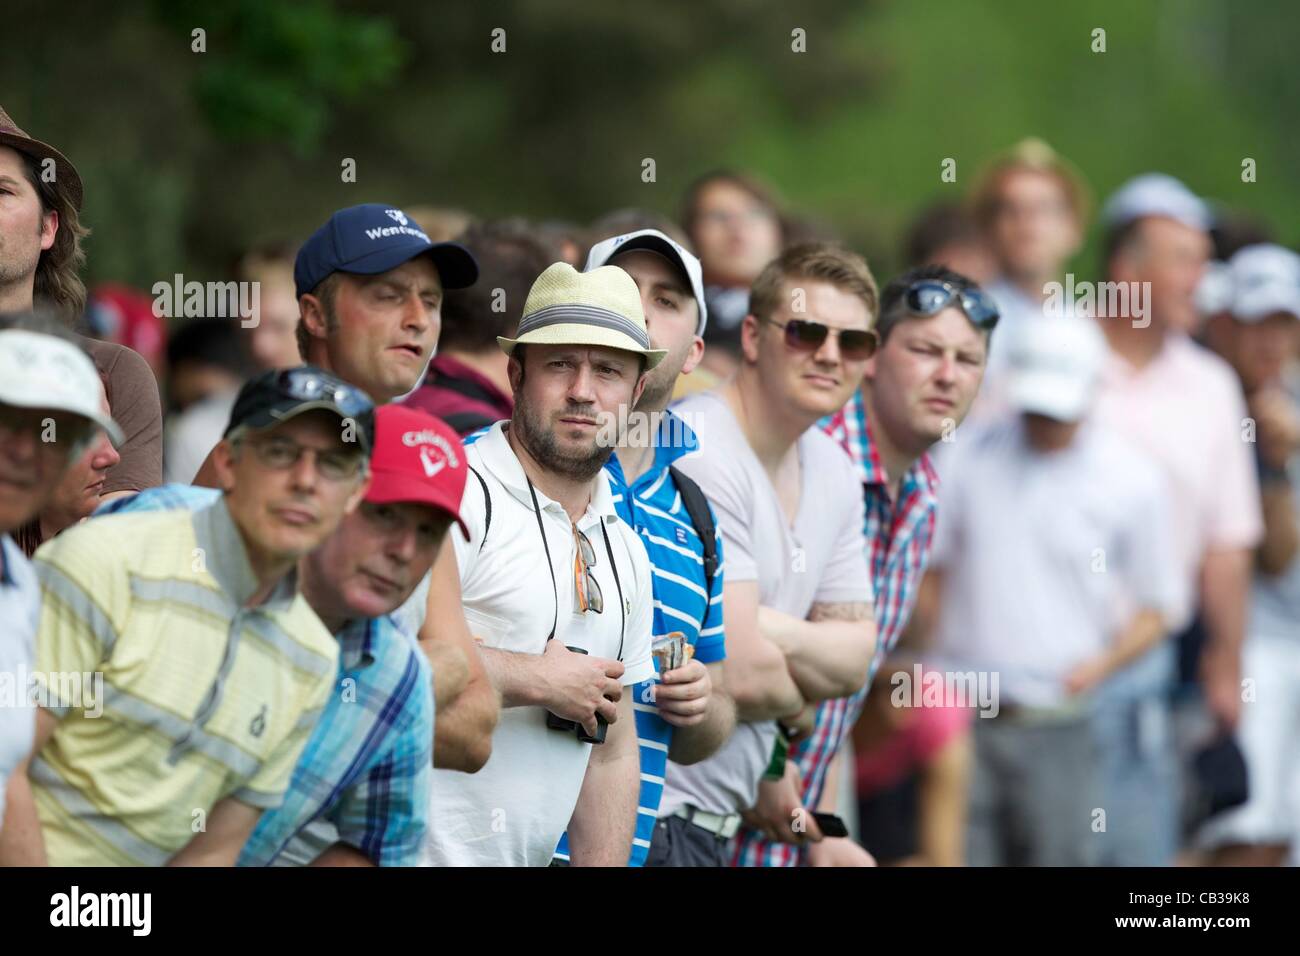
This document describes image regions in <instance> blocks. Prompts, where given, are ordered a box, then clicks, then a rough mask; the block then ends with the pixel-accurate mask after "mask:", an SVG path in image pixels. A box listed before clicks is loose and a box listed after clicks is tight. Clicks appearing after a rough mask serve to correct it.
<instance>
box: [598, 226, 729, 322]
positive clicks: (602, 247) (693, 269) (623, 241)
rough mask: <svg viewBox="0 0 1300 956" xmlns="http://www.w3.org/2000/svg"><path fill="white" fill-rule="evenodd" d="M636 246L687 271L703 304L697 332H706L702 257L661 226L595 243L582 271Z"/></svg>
mask: <svg viewBox="0 0 1300 956" xmlns="http://www.w3.org/2000/svg"><path fill="white" fill-rule="evenodd" d="M633 249H641V250H644V251H646V252H653V253H656V254H658V255H661V256H663V257H664V258H665V259H667V260H668V261H669V262H670V263H672V264H673V265H675V266H680V267H681V269H682V271H683V272H685V273H686V278H687V280H688V281H689V282H690V284H691V294H692V295H694V296H695V302H696V304H697V305H699V307H700V321H699V324H698V325H697V326H696V327H695V334H696V335H703V334H704V325H705V322H706V320H707V319H708V310H707V309H706V308H705V307H704V270H703V269H701V268H700V260H699V259H697V258H695V256H693V255H691V254H690V253H689V252H687V251H686V250H685V249H683V248H682V247H681V246H680V245H679V244H678V243H676V242H674V241H673V240H672V239H670V238H669V237H668V236H666V235H664V234H663V233H662V232H660V231H659V230H658V229H640V230H638V231H636V232H629V233H627V234H626V235H622V236H615V237H614V238H613V239H605V240H604V241H602V242H598V243H596V244H595V245H594V246H592V247H591V252H589V253H587V265H586V268H584V269H583V270H582V271H583V272H590V271H591V270H592V269H599V268H600V267H601V266H603V265H606V264H607V263H608V262H609V260H610V259H612V258H614V256H617V255H621V254H622V253H624V252H631V251H632V250H633Z"/></svg>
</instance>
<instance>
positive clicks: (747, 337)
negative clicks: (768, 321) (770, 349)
mask: <svg viewBox="0 0 1300 956" xmlns="http://www.w3.org/2000/svg"><path fill="white" fill-rule="evenodd" d="M762 331H763V329H762V326H761V325H760V324H759V321H758V319H757V318H756V317H755V316H754V313H752V312H751V313H749V315H747V316H745V318H744V320H743V321H742V322H741V323H740V351H741V354H742V355H744V357H745V361H746V362H749V363H750V364H751V365H752V364H754V363H756V362H758V337H759V335H760V334H761V333H762Z"/></svg>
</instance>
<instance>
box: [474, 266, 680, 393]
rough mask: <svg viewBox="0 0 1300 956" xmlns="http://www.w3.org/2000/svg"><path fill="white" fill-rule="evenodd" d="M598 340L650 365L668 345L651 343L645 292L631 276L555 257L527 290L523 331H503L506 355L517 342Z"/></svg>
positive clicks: (521, 323) (521, 322)
mask: <svg viewBox="0 0 1300 956" xmlns="http://www.w3.org/2000/svg"><path fill="white" fill-rule="evenodd" d="M534 343H535V344H537V345H599V346H603V347H605V348H609V349H621V350H623V351H624V352H636V353H637V354H638V355H644V356H645V357H646V369H647V370H648V369H652V368H654V367H655V366H656V365H658V364H659V363H660V362H661V361H662V360H663V357H664V356H665V355H667V354H668V350H667V349H652V348H650V333H649V332H647V331H646V324H645V313H644V312H643V311H642V310H641V293H640V292H639V291H638V290H637V287H636V283H635V282H634V281H633V280H632V277H631V276H630V275H628V274H627V273H626V272H624V271H623V270H622V269H620V268H619V267H618V266H601V267H600V268H599V269H592V270H591V271H590V272H579V271H578V270H576V269H574V268H573V266H571V265H569V264H568V263H567V262H556V263H554V264H553V265H551V266H548V267H547V269H546V271H545V272H543V273H542V274H541V275H540V276H538V277H537V281H536V282H534V283H533V287H532V288H531V289H530V290H529V291H528V300H527V301H526V302H525V303H524V314H523V317H522V318H521V319H520V320H519V331H518V333H517V337H516V338H513V339H508V338H505V337H504V336H499V337H498V338H497V344H499V345H500V346H501V348H502V350H504V351H505V353H506V354H507V355H509V354H510V353H511V352H513V351H514V348H515V346H516V345H520V344H523V345H531V344H534Z"/></svg>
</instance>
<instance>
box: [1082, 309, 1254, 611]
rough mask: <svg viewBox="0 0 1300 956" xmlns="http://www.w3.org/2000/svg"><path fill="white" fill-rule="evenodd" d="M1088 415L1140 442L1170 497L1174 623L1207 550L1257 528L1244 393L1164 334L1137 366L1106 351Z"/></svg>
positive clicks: (1199, 354) (1203, 355) (1247, 536)
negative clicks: (1176, 571)
mask: <svg viewBox="0 0 1300 956" xmlns="http://www.w3.org/2000/svg"><path fill="white" fill-rule="evenodd" d="M1095 416H1096V418H1097V419H1098V420H1099V421H1102V422H1105V423H1106V424H1108V425H1109V426H1111V427H1113V428H1114V429H1115V431H1117V432H1118V433H1120V434H1122V435H1125V436H1127V437H1128V438H1129V439H1130V440H1131V441H1132V443H1133V444H1134V445H1136V447H1138V448H1140V449H1145V450H1146V451H1147V452H1148V453H1149V454H1150V455H1151V457H1152V459H1153V460H1154V461H1155V462H1156V463H1157V464H1158V465H1159V466H1160V468H1161V469H1162V470H1163V471H1164V473H1165V477H1166V479H1167V482H1168V487H1169V493H1170V496H1171V501H1170V505H1171V508H1170V513H1171V517H1172V519H1173V520H1172V524H1173V542H1172V544H1173V551H1172V553H1173V555H1174V560H1175V561H1176V562H1177V563H1178V565H1179V568H1180V570H1181V571H1182V572H1183V573H1184V574H1185V575H1186V576H1187V578H1186V579H1187V581H1188V584H1189V587H1188V588H1187V589H1186V591H1185V593H1186V594H1187V596H1188V597H1187V600H1186V602H1185V606H1184V607H1183V608H1182V614H1181V616H1180V617H1179V618H1177V619H1176V620H1174V621H1172V622H1171V624H1172V625H1173V627H1174V628H1175V629H1180V628H1181V627H1182V626H1184V625H1185V624H1186V623H1187V621H1188V619H1190V617H1191V615H1192V612H1193V610H1194V607H1193V606H1192V605H1193V601H1194V599H1195V595H1196V594H1197V592H1198V591H1199V588H1198V587H1197V585H1196V581H1197V575H1198V573H1199V570H1200V565H1201V560H1202V558H1203V557H1204V555H1205V553H1206V552H1207V551H1211V550H1229V549H1239V548H1253V547H1255V546H1256V545H1257V544H1258V543H1259V541H1260V539H1261V538H1262V536H1263V533H1264V524H1263V517H1262V515H1261V513H1260V503H1259V484H1258V479H1257V477H1256V474H1255V462H1254V456H1253V450H1254V446H1253V445H1252V444H1251V443H1250V441H1248V440H1247V439H1248V438H1250V437H1252V432H1248V431H1247V426H1246V418H1247V414H1246V401H1245V398H1244V397H1243V395H1242V392H1241V386H1240V384H1239V383H1238V381H1237V377H1236V375H1235V374H1234V373H1233V371H1232V369H1231V367H1230V366H1229V365H1228V364H1227V363H1226V362H1224V361H1223V360H1222V359H1220V358H1219V357H1218V356H1216V355H1214V354H1213V353H1211V352H1209V351H1207V350H1206V349H1204V348H1202V347H1201V346H1199V345H1197V344H1196V343H1194V342H1192V341H1191V340H1190V339H1188V338H1187V337H1186V336H1184V335H1175V334H1170V335H1169V336H1168V337H1167V338H1166V340H1165V344H1164V347H1163V348H1162V349H1161V350H1160V352H1159V353H1158V354H1157V355H1156V357H1155V358H1154V359H1152V360H1151V362H1150V363H1149V364H1147V365H1146V367H1145V368H1141V369H1137V368H1134V367H1133V366H1132V365H1130V364H1129V363H1128V361H1127V360H1126V359H1124V358H1121V357H1120V356H1119V355H1117V354H1115V353H1114V352H1112V353H1111V354H1110V356H1109V358H1108V360H1107V363H1106V369H1105V372H1104V374H1103V377H1102V386H1101V390H1100V394H1099V396H1098V399H1097V408H1096V412H1095Z"/></svg>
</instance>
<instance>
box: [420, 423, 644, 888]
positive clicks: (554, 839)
mask: <svg viewBox="0 0 1300 956" xmlns="http://www.w3.org/2000/svg"><path fill="white" fill-rule="evenodd" d="M505 424H507V423H505V422H498V423H497V424H495V425H493V426H492V429H491V431H490V432H488V434H486V435H484V436H483V437H482V438H480V439H479V440H478V441H477V442H475V443H474V444H473V445H470V446H469V447H468V448H467V449H466V457H467V459H468V461H469V464H470V466H471V467H472V468H474V469H475V470H476V471H477V472H478V473H479V474H480V475H481V476H482V477H483V480H484V481H485V482H486V484H487V487H488V490H489V494H490V495H491V501H492V522H491V526H490V527H487V521H486V513H487V509H486V507H485V503H484V498H483V489H482V486H481V485H480V484H479V481H478V479H477V478H476V477H475V476H474V475H472V474H471V475H470V476H469V479H468V481H467V482H466V490H465V498H464V501H463V502H462V504H461V517H462V518H463V519H464V521H465V524H466V526H467V527H468V529H469V533H470V537H469V541H466V540H465V538H464V536H463V535H461V533H460V532H459V531H458V530H456V529H453V530H452V531H451V535H452V539H453V541H455V545H456V559H457V561H458V562H459V565H460V584H461V591H462V594H463V601H464V606H465V619H466V621H467V622H468V623H469V628H470V631H471V632H472V633H473V634H474V636H475V637H479V638H482V639H483V642H484V644H485V645H486V646H488V647H495V648H498V649H500V650H505V651H514V652H517V653H522V654H541V653H542V652H543V651H544V650H545V647H546V638H547V636H548V635H549V634H550V632H551V627H552V623H554V626H555V640H558V641H560V642H561V643H562V644H565V645H566V646H571V647H572V646H576V647H581V648H583V649H585V650H586V651H587V652H588V653H589V654H591V655H592V656H595V657H605V658H616V659H619V660H622V661H623V662H624V664H625V666H626V670H625V671H624V673H623V678H622V683H623V685H624V686H625V687H626V686H630V685H632V684H636V683H639V682H640V681H643V680H648V679H649V678H651V677H653V676H654V673H655V670H654V663H653V661H652V660H651V657H650V628H651V622H652V619H653V614H654V605H653V592H652V590H651V577H650V573H651V572H650V559H649V558H648V557H647V556H646V551H645V546H644V545H643V544H642V543H641V540H640V538H639V537H638V536H637V535H636V533H635V532H634V531H633V530H632V528H630V527H629V526H627V525H625V524H624V523H623V522H622V521H620V520H619V519H618V515H617V514H616V512H615V510H614V503H613V500H612V498H611V497H610V491H609V481H608V479H607V478H606V477H605V474H604V472H603V471H602V472H601V473H600V474H599V475H597V477H596V478H595V479H594V485H593V489H594V490H593V493H592V499H591V503H590V504H589V505H588V506H587V512H586V514H585V515H583V517H582V519H581V520H580V521H578V528H579V530H580V531H582V532H583V533H584V534H586V536H587V539H588V540H589V541H590V542H591V546H592V549H593V550H594V552H595V554H596V563H595V565H593V566H592V567H591V571H592V574H593V575H594V577H595V579H596V582H597V584H598V585H599V586H600V591H601V594H602V596H603V598H604V602H605V609H604V612H603V613H600V614H597V613H595V612H593V611H588V612H586V613H581V612H577V611H576V610H575V600H576V593H575V587H574V580H573V568H574V559H575V556H576V555H575V549H576V544H575V541H574V536H573V530H572V525H571V524H570V521H569V516H568V514H566V513H565V511H564V508H563V507H562V506H561V505H560V504H558V503H557V502H554V501H552V500H551V499H550V498H548V497H546V495H544V494H543V493H542V492H541V491H538V492H537V504H538V506H539V507H540V509H541V517H542V522H543V526H544V527H545V529H546V541H547V543H548V544H549V547H550V554H551V561H552V563H553V569H554V571H555V584H554V585H552V582H551V575H550V573H549V572H548V571H547V570H546V552H545V550H544V549H543V546H542V538H541V529H539V528H538V526H537V515H536V512H534V510H533V503H532V499H531V497H530V496H529V493H528V484H527V481H526V478H525V475H524V470H523V467H522V466H521V465H520V464H519V459H518V458H516V457H515V454H514V451H513V450H512V449H511V448H510V444H509V442H508V441H507V440H506V435H505V431H504V425H505ZM602 525H603V528H604V532H606V533H607V534H608V548H607V546H606V534H605V533H602ZM485 529H486V535H485ZM611 553H612V554H613V557H614V560H615V561H616V562H617V565H618V581H617V583H616V582H615V577H614V574H612V573H611V571H610V563H609V558H610V554H611ZM620 586H621V589H622V594H623V601H624V607H623V613H622V614H620V611H619V589H620ZM557 604H558V607H557ZM624 617H625V618H626V625H625V626H624V624H623V620H624ZM591 747H592V745H591V744H585V743H581V742H580V741H579V740H578V738H577V736H576V735H575V734H573V733H572V732H567V733H566V732H564V731H559V730H550V729H548V728H547V726H546V711H545V710H543V709H542V708H541V707H509V708H503V709H502V711H501V719H500V721H499V722H498V723H497V728H496V732H495V733H494V734H493V735H492V756H491V758H490V759H489V760H488V762H487V763H486V764H485V765H484V766H483V768H482V769H481V770H479V772H478V773H474V774H467V773H459V772H456V771H450V770H435V771H434V772H433V799H432V802H431V813H430V823H429V830H428V832H427V834H426V836H425V845H424V854H423V860H422V862H424V863H425V864H426V865H432V866H546V865H547V864H548V863H549V862H550V860H551V855H552V854H553V853H554V851H555V846H556V844H557V843H558V842H559V839H560V835H561V834H562V833H563V832H564V830H565V827H567V826H568V824H569V818H570V816H572V814H573V809H574V807H575V806H576V804H577V802H578V793H579V791H580V790H581V788H582V781H583V777H584V776H585V774H586V771H587V761H588V758H589V757H590V755H591Z"/></svg>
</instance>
